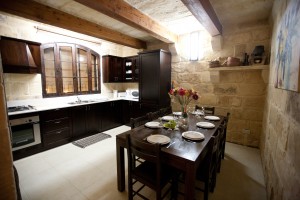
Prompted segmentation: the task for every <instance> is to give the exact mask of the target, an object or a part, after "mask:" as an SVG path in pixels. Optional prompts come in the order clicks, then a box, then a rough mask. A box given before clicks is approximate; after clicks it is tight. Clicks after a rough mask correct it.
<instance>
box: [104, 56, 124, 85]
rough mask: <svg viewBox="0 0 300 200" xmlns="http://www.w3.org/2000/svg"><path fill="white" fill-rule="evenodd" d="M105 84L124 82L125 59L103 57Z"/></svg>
mask: <svg viewBox="0 0 300 200" xmlns="http://www.w3.org/2000/svg"><path fill="white" fill-rule="evenodd" d="M102 67H103V68H102V69H103V83H117V82H123V58H121V57H118V56H111V55H105V56H102Z"/></svg>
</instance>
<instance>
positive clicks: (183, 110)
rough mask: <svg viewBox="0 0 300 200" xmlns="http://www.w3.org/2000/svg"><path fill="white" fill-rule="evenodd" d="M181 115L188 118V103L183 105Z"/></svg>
mask: <svg viewBox="0 0 300 200" xmlns="http://www.w3.org/2000/svg"><path fill="white" fill-rule="evenodd" d="M181 116H182V117H183V118H187V117H188V115H187V105H181Z"/></svg>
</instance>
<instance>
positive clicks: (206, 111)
mask: <svg viewBox="0 0 300 200" xmlns="http://www.w3.org/2000/svg"><path fill="white" fill-rule="evenodd" d="M203 108H204V114H205V115H214V114H215V107H213V106H203ZM195 110H202V106H198V105H195Z"/></svg>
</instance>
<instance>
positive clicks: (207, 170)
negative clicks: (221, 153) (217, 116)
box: [197, 136, 215, 179]
mask: <svg viewBox="0 0 300 200" xmlns="http://www.w3.org/2000/svg"><path fill="white" fill-rule="evenodd" d="M214 144H215V136H212V137H211V138H210V140H209V141H208V144H207V153H206V156H205V158H204V159H203V161H202V162H201V163H200V165H202V166H201V167H200V168H201V170H200V171H199V170H198V172H197V173H201V174H202V175H201V176H202V177H203V178H204V179H208V178H209V177H210V176H211V173H212V172H211V165H213V153H214V152H213V150H214ZM197 176H199V175H197Z"/></svg>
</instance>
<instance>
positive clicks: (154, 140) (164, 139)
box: [147, 135, 171, 144]
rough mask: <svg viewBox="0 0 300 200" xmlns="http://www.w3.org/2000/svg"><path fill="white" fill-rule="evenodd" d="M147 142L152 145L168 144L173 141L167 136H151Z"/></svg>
mask: <svg viewBox="0 0 300 200" xmlns="http://www.w3.org/2000/svg"><path fill="white" fill-rule="evenodd" d="M147 141H148V142H150V143H152V144H157V143H158V144H168V143H169V142H170V141H171V139H170V138H169V137H167V136H165V135H150V136H149V137H147Z"/></svg>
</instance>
